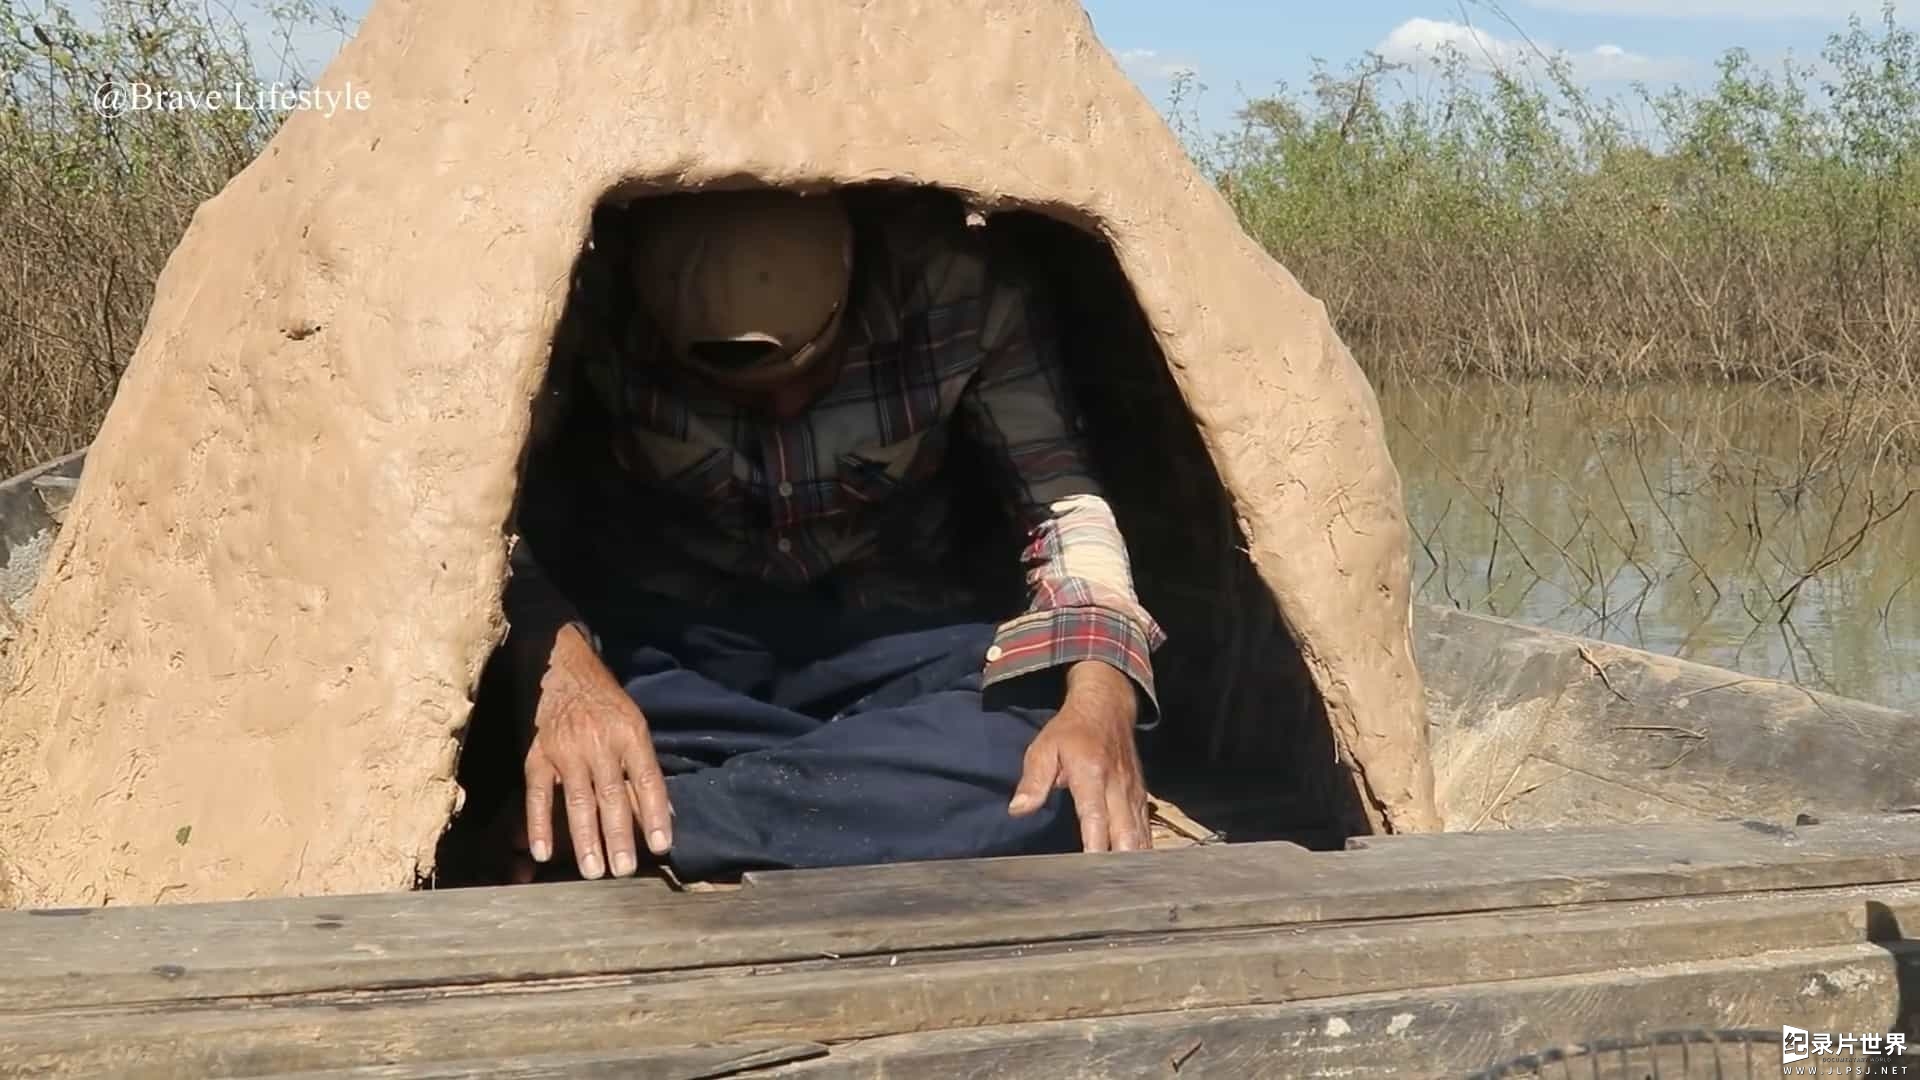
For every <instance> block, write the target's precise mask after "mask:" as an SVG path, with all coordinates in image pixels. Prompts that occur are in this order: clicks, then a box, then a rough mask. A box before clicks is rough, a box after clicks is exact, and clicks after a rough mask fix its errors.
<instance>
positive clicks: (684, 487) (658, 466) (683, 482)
mask: <svg viewBox="0 0 1920 1080" xmlns="http://www.w3.org/2000/svg"><path fill="white" fill-rule="evenodd" d="M614 452H615V456H616V457H617V458H618V460H619V462H620V464H621V465H622V466H623V467H624V468H625V469H626V470H627V471H628V472H630V473H633V474H634V475H637V476H639V477H641V478H642V479H643V480H644V481H645V482H647V483H648V484H650V485H652V486H655V487H657V488H659V489H663V490H665V491H668V492H671V493H673V494H675V495H678V496H681V497H684V498H687V499H691V500H694V501H697V502H705V503H718V502H722V501H725V500H728V499H730V498H731V497H733V496H735V495H737V494H738V493H739V491H740V483H739V479H738V476H737V475H736V472H735V470H734V454H733V451H732V450H730V449H728V448H726V447H724V446H721V447H715V446H705V445H701V444H699V443H691V442H684V441H682V440H679V439H675V438H670V437H668V436H665V435H657V434H654V433H653V432H650V431H645V430H639V429H635V430H631V431H627V432H624V433H622V435H621V436H618V437H616V439H615V451H614Z"/></svg>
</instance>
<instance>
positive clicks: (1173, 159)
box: [0, 0, 1436, 905]
mask: <svg viewBox="0 0 1920 1080" xmlns="http://www.w3.org/2000/svg"><path fill="white" fill-rule="evenodd" d="M321 85H322V86H323V87H326V88H333V89H345V88H347V87H349V86H350V87H351V88H353V89H354V90H355V91H363V92H364V101H365V102H366V104H367V107H366V108H365V109H363V110H345V111H340V112H336V113H335V114H334V115H332V116H324V115H321V114H320V113H317V112H316V113H301V114H296V115H294V116H292V117H291V118H290V119H289V120H288V122H287V123H286V125H285V126H284V128H283V129H282V130H281V132H280V133H279V134H278V135H277V136H276V137H275V139H274V140H273V142H272V143H271V145H270V146H269V147H268V148H267V150H266V151H265V152H264V153H263V154H262V155H261V156H260V158H259V159H258V160H257V161H255V162H254V163H253V164H252V165H251V166H250V167H248V168H247V169H246V171H245V172H243V173H242V174H241V175H240V176H238V177H237V178H236V179H235V180H234V181H233V182H232V183H231V184H229V185H228V187H227V188H226V190H224V191H223V192H221V193H220V194H219V195H218V196H217V197H215V198H214V199H212V200H210V201H209V202H208V203H206V204H205V205H204V206H202V207H201V208H200V210H199V212H198V213H197V214H196V215H195V217H194V219H193V223H192V226H191V227H190V228H189V230H188V232H187V234H186V236H185V238H184V239H183V240H182V242H181V244H180V246H179V248H178V250H177V251H176V252H175V253H174V255H173V257H172V259H171V260H170V261H169V263H168V264H167V267H166V270H165V272H164V274H163V275H162V277H161V279H160V282H159V286H158V290H157V294H156V296H155V299H154V303H153V308H152V314H151V316H150V319H149V322H148V325H147V328H146V332H145V334H144V336H143V337H142V339H141V341H140V343H139V346H138V349H137V351H136V353H135V355H134V357H133V360H132V363H131V365H130V367H129V369H128V373H127V375H126V378H125V380H124V382H123V384H122V386H121V389H120V392H119V396H118V398H117V399H116V401H115V403H114V405H113V408H112V411H111V413H110V414H109V416H108V418H107V421H106V424H105V426H104V428H103V429H102V431H101V433H100V435H99V438H98V440H97V441H96V442H95V444H94V446H93V448H92V451H91V453H90V455H89V458H88V463H87V468H86V473H85V477H84V479H83V481H82V482H81V484H80V487H79V491H78V493H77V496H76V497H75V500H74V502H73V505H72V507H71V510H70V512H69V516H68V518H67V523H66V526H65V528H64V531H63V532H62V534H61V536H60V538H59V541H58V543H57V546H56V547H55V548H54V550H53V552H52V554H51V557H50V559H49V562H48V564H47V569H46V573H45V575H44V577H43V579H42V580H41V582H40V585H39V587H38V589H37V591H36V592H35V594H34V597H33V599H32V601H31V603H30V604H29V605H28V610H27V613H26V618H25V629H24V632H23V634H22V635H21V636H20V637H19V638H18V639H16V640H15V641H14V642H13V643H12V644H11V645H10V646H9V649H8V653H7V655H6V658H5V664H6V669H5V672H4V678H5V684H4V685H5V686H6V687H7V690H6V692H5V694H4V697H0V795H3V796H4V805H5V810H4V812H0V882H3V883H4V886H3V887H4V888H6V889H7V890H9V892H10V896H9V897H8V899H9V900H10V901H11V902H12V903H14V904H18V905H28V904H32V905H45V904H55V903H61V904H81V903H86V904H95V903H102V902H125V903H143V902H156V901H180V900H188V899H213V898H226V897H245V896H267V895H275V894H295V893H329V892H349V891H368V890H388V889H396V888H405V887H408V886H411V885H413V884H414V883H415V882H416V881H418V880H420V879H421V878H423V877H426V876H430V875H431V874H432V873H433V871H434V862H435V857H436V846H437V844H438V843H439V841H440V838H441V836H442V833H443V831H444V830H445V828H446V826H447V823H448V821H449V819H450V817H451V816H452V815H453V814H454V811H455V809H456V803H457V798H456V796H457V794H458V789H457V786H456V770H457V766H458V760H459V757H460V754H461V748H462V743H463V736H464V735H465V734H466V733H467V731H468V730H469V720H470V718H471V717H472V716H473V715H474V713H475V710H474V701H475V698H476V695H477V694H479V688H480V686H481V674H482V671H483V669H484V667H485V665H486V662H487V660H488V657H489V654H490V651H491V650H492V649H493V648H494V646H495V645H496V644H497V642H498V641H499V640H500V638H501V636H502V632H503V624H502V615H501V588H502V583H503V581H504V579H505V575H506V570H507V542H508V532H509V526H510V523H511V521H512V520H513V515H514V507H515V501H516V497H517V494H518V492H519V489H520V485H521V463H522V461H523V458H524V453H525V451H526V449H527V446H528V443H529V435H530V431H531V430H532V423H533V410H532V409H531V408H530V405H531V403H532V402H533V401H534V400H535V398H536V395H537V394H538V392H539V390H540V388H541V386H542V383H543V380H544V379H546V378H547V376H548V373H549V369H550V366H551V361H552V360H553V358H554V357H555V355H556V345H557V343H559V344H564V342H565V340H566V324H567V321H568V319H569V317H570V316H571V315H572V314H573V313H577V312H578V311H580V310H581V298H582V295H583V292H582V290H583V289H586V288H588V287H589V286H590V283H591V281H592V276H593V275H592V270H593V263H594V258H593V255H594V251H595V250H596V249H595V247H594V245H593V243H592V241H593V239H594V238H595V236H596V228H598V227H600V226H602V225H604V222H605V221H606V220H607V219H608V218H609V217H611V216H615V215H618V214H619V213H621V212H622V211H621V208H622V207H623V206H624V205H625V204H627V203H628V202H630V201H631V200H633V199H637V198H645V197H648V196H652V195H657V194H661V193H665V192H679V191H695V190H702V189H715V188H737V187H745V186H773V187H783V188H793V189H799V190H808V191H817V190H821V189H825V188H849V189H858V190H859V191H861V192H864V193H870V194H873V195H875V196H876V197H880V196H885V195H887V194H888V193H890V192H894V193H897V192H898V191H900V190H902V189H918V190H919V191H921V192H922V193H931V194H930V195H928V197H931V198H937V199H941V200H945V201H946V202H947V204H948V205H950V207H951V212H953V213H956V214H973V215H977V220H978V221H980V222H983V223H984V224H983V225H982V227H984V228H986V229H987V230H989V233H990V235H991V236H992V237H993V240H994V242H995V243H996V244H1004V245H1009V246H1011V247H1013V248H1015V249H1017V250H1018V252H1019V253H1020V254H1021V255H1023V256H1024V257H1026V258H1027V259H1029V260H1030V261H1031V263H1032V265H1034V266H1035V267H1038V268H1039V269H1040V273H1039V275H1038V276H1039V277H1040V279H1041V280H1042V281H1043V282H1044V284H1045V288H1046V292H1047V295H1048V298H1049V300H1050V302H1051V303H1053V304H1055V305H1057V307H1058V309H1059V311H1058V318H1059V322H1060V324H1061V325H1062V326H1063V327H1066V328H1067V332H1066V335H1065V337H1066V341H1065V347H1066V349H1067V351H1068V353H1069V361H1070V367H1071V372H1072V378H1073V381H1074V383H1075V388H1076V390H1078V392H1079V394H1080V396H1081V398H1082V399H1083V403H1084V406H1085V408H1086V411H1087V413H1088V414H1089V416H1090V418H1091V427H1092V430H1093V436H1094V441H1095V444H1096V447H1097V450H1098V454H1099V457H1100V464H1101V467H1102V471H1103V473H1104V475H1105V478H1106V481H1107V484H1108V487H1109V489H1110V490H1111V492H1112V495H1113V501H1114V504H1115V508H1116V511H1117V514H1118V516H1119V519H1120V522H1121V525H1122V528H1123V530H1124V531H1125V533H1126V535H1127V539H1128V542H1129V545H1130V547H1131V549H1132V552H1133V558H1134V564H1135V571H1136V577H1137V580H1138V584H1139V588H1140V592H1141V595H1142V598H1143V600H1144V601H1145V602H1146V604H1147V605H1148V606H1149V608H1151V609H1152V610H1153V611H1154V612H1155V614H1156V616H1157V617H1158V618H1159V619H1160V621H1161V622H1162V624H1163V625H1164V627H1165V629H1166V630H1167V633H1168V637H1169V643H1168V645H1167V646H1166V648H1165V649H1164V650H1163V652H1162V653H1161V654H1160V655H1159V657H1158V668H1159V676H1158V677H1159V681H1160V683H1161V696H1162V705H1163V710H1164V715H1165V720H1164V723H1163V724H1162V726H1161V729H1160V730H1159V731H1157V732H1156V733H1155V735H1154V739H1155V743H1154V745H1153V746H1152V747H1151V751H1152V754H1153V756H1154V761H1155V762H1156V763H1157V764H1156V765H1155V766H1154V767H1155V768H1156V769H1159V770H1160V771H1161V774H1162V775H1165V776H1169V777H1174V778H1175V779H1176V781H1177V780H1178V778H1179V777H1182V776H1185V777H1188V778H1189V780H1188V781H1187V782H1188V784H1189V786H1190V787H1191V788H1192V789H1193V790H1196V791H1202V792H1204V791H1205V790H1207V789H1208V787H1209V785H1210V784H1213V783H1215V782H1217V783H1218V784H1221V785H1224V784H1228V783H1229V782H1231V783H1236V784H1240V785H1242V786H1249V787H1250V788H1251V789H1252V790H1254V791H1255V792H1256V794H1258V793H1264V794H1265V796H1266V802H1265V804H1264V805H1265V807H1266V809H1267V811H1268V813H1267V820H1266V821H1265V822H1264V823H1263V824H1261V825H1260V826H1258V827H1256V828H1252V829H1250V830H1243V834H1245V835H1262V834H1264V835H1277V834H1280V833H1284V832H1286V831H1287V830H1289V829H1292V830H1296V831H1299V830H1308V831H1310V830H1313V829H1321V830H1323V831H1324V832H1325V833H1326V834H1327V835H1335V836H1337V835H1338V834H1340V833H1341V832H1343V831H1374V832H1379V831H1417V830H1422V829H1427V828H1431V827H1435V825H1436V815H1435V812H1434V808H1433V796H1432V786H1433V785H1432V779H1431V772H1430V766H1429V762H1428V752H1427V742H1426V740H1427V736H1426V731H1425V723H1424V719H1423V712H1422V694H1421V686H1420V679H1419V675H1418V674H1417V672H1416V670H1415V668H1414V664H1413V657H1412V655H1411V648H1410V643H1409V595H1408V590H1409V571H1408V565H1407V540H1408V534H1407V528H1406V525H1405V522H1404V519H1403V516H1402V508H1401V491H1400V484H1399V479H1398V477H1397V475H1396V473H1395V471H1394V468H1393V465H1392V463H1391V462H1390V461H1389V459H1388V456H1387V451H1386V447H1385V444H1384V442H1383V438H1382V425H1381V418H1380V413H1379V410H1378V408H1377V405H1376V402H1375V398H1374V395H1373V393H1372V391H1371V390H1370V389H1369V387H1368V386H1367V384H1366V382H1365V380H1364V379H1363V377H1362V376H1361V374H1360V372H1359V370H1358V369H1357V368H1356V366H1355V365H1354V362H1353V360H1352V358H1351V357H1350V355H1349V354H1348V352H1347V350H1346V349H1345V347H1344V346H1343V345H1342V344H1341V343H1340V341H1339V339H1338V338H1337V337H1336V336H1335V334H1334V332H1333V330H1332V329H1331V328H1330V326H1329V324H1328V321H1327V317H1326V313H1325V310H1324V308H1323V307H1322V305H1321V304H1320V303H1319V302H1317V301H1316V300H1314V299H1313V298H1312V297H1310V296H1308V295H1307V294H1306V293H1305V292H1304V291H1303V290H1302V289H1301V287H1300V286H1299V285H1298V284H1297V283H1296V282H1295V281H1294V279H1293V278H1292V277H1291V276H1290V275H1289V274H1288V273H1287V272H1286V271H1285V270H1284V269H1282V268H1281V267H1280V266H1279V265H1277V264H1276V263H1275V262H1274V261H1273V260H1272V259H1271V258H1270V257H1269V256H1268V255H1267V254H1266V253H1265V252H1264V251H1262V250H1261V249H1260V248H1259V247H1258V246H1257V245H1256V244H1254V243H1253V242H1252V241H1251V240H1250V239H1248V238H1247V237H1246V236H1245V235H1244V234H1243V233H1242V231H1241V230H1240V228H1239V226H1238V224H1237V222H1236V220H1235V218H1234V215H1233V213H1232V211H1231V210H1230V209H1229V208H1228V206H1227V204H1226V203H1225V202H1224V201H1223V200H1222V199H1221V198H1220V197H1219V195H1218V194H1216V193H1215V191H1214V190H1213V189H1212V188H1211V187H1210V186H1209V185H1208V184H1207V182H1206V181H1205V179H1204V178H1203V177H1202V176H1201V175H1200V174H1199V173H1198V172H1197V171H1196V170H1195V168H1194V167H1193V165H1192V164H1191V163H1190V162H1189V161H1188V159H1187V158H1186V157H1185V155H1184V154H1183V153H1182V151H1181V148H1180V146H1179V145H1178V143H1177V141H1176V140H1175V138H1174V136H1173V135H1172V133H1171V132H1170V131H1169V130H1168V129H1167V127H1166V126H1165V125H1164V124H1163V122H1162V121H1161V119H1160V118H1159V116H1158V115H1157V114H1156V112H1155V110H1154V109H1153V107H1152V106H1151V104H1150V103H1149V102H1148V101H1146V100H1145V99H1143V97H1142V96H1141V95H1140V93H1139V92H1138V91H1137V90H1136V89H1134V88H1133V87H1132V86H1131V85H1130V84H1129V82H1128V80H1127V79H1126V77H1125V76H1124V75H1123V74H1122V73H1121V71H1120V70H1119V68H1118V67H1117V65H1116V64H1115V63H1114V61H1113V59H1112V58H1111V57H1110V56H1109V54H1108V53H1107V51H1106V50H1105V49H1104V48H1103V47H1102V46H1101V45H1100V43H1099V42H1098V40H1097V39H1096V37H1095V35H1094V32H1093V28H1092V27H1091V26H1090V25H1089V23H1088V20H1087V18H1086V16H1085V15H1084V14H1083V13H1082V11H1081V9H1080V8H1079V6H1078V5H1077V4H1075V3H1073V2H1071V0H1019V2H1013V0H976V2H969V3H958V4H956V3H951V2H942V3H931V2H902V3H896V4H889V5H883V6H874V5H849V4H822V5H805V6H802V5H791V4H775V5H769V4H765V3H760V2H758V0H698V2H695V0H664V2H660V3H649V4H628V5H602V6H600V7H597V8H594V9H592V10H587V9H582V8H578V7H569V6H560V5H552V4H546V3H535V2H510V3H506V4H504V5H495V6H493V7H490V8H488V9H487V11H486V13H485V17H476V14H475V11H474V9H473V8H472V7H471V5H469V4H463V3H455V2H453V0H412V2H400V0H382V2H381V3H378V4H376V5H375V7H374V9H373V11H372V13H371V14H370V15H369V16H368V17H367V19H366V21H365V23H364V25H363V26H362V28H361V30H360V33H359V35H358V36H357V37H356V38H355V40H354V41H353V42H352V43H351V44H350V45H349V46H348V47H347V48H346V49H345V50H344V51H343V52H342V53H341V55H340V56H339V58H338V59H337V60H336V61H335V62H334V63H333V64H332V66H331V67H330V68H329V69H328V70H327V72H326V74H325V77H324V78H323V79H322V81H321ZM983 535H984V534H983ZM983 542H985V541H983ZM482 711H483V712H484V710H482ZM1194 777H1201V778H1203V779H1201V780H1193V779H1192V778H1194ZM1255 802H1256V803H1259V800H1258V799H1256V800H1255Z"/></svg>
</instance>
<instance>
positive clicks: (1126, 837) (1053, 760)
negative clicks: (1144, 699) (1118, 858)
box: [1007, 660, 1151, 851]
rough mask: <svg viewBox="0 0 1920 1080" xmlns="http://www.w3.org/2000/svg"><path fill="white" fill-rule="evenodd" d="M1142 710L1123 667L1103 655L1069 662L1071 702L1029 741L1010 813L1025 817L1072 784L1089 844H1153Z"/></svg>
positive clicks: (1134, 847) (1137, 847)
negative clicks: (1140, 732)
mask: <svg viewBox="0 0 1920 1080" xmlns="http://www.w3.org/2000/svg"><path fill="white" fill-rule="evenodd" d="M1138 709H1139V703H1138V701H1137V700H1136V698H1135V697H1134V688H1133V683H1132V681H1130V680H1129V679H1128V678H1127V677H1126V676H1125V675H1122V674H1121V673H1120V671H1119V669H1117V668H1115V667H1113V666H1111V665H1108V664H1103V663H1101V662H1099V661H1097V660H1085V661H1081V662H1080V663H1077V664H1075V665H1073V666H1072V667H1071V668H1069V669H1067V699H1066V702H1065V703H1064V704H1063V705H1061V706H1060V711H1059V712H1057V713H1055V714H1054V717H1053V719H1052V720H1049V721H1047V725H1046V726H1045V727H1044V728H1041V729H1040V734H1039V735H1037V736H1035V738H1034V740H1033V744H1032V745H1031V746H1029V747H1027V758H1026V765H1025V768H1024V770H1023V771H1022V773H1021V776H1020V786H1019V787H1017V788H1015V789H1014V793H1013V802H1012V803H1011V804H1009V805H1008V807H1007V810H1008V812H1009V813H1011V814H1012V815H1013V816H1014V817H1025V816H1027V815H1028V814H1031V813H1033V812H1034V811H1036V810H1038V809H1040V807H1041V805H1042V804H1044V803H1045V802H1046V801H1047V796H1048V795H1049V794H1050V793H1051V792H1053V791H1054V790H1055V789H1056V788H1065V789H1067V792H1068V793H1069V794H1070V795H1071V796H1072V797H1073V809H1074V813H1075V814H1076V815H1078V817H1079V818H1080V845H1081V847H1082V848H1084V849H1085V850H1087V851H1144V850H1146V849H1147V848H1148V847H1149V846H1151V833H1150V832H1149V831H1148V826H1147V784H1146V778H1145V776H1144V775H1143V774H1142V771H1141V768H1140V750H1139V748H1138V747H1137V746H1135V745H1134V741H1133V725H1134V719H1135V717H1136V715H1137V711H1138Z"/></svg>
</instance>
